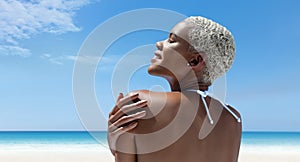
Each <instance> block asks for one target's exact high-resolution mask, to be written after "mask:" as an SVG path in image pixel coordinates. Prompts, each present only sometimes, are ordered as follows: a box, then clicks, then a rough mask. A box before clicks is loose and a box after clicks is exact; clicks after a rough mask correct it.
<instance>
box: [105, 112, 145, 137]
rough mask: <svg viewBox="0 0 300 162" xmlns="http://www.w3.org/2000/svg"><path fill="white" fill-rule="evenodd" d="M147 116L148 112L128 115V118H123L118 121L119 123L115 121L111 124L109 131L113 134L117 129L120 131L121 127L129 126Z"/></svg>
mask: <svg viewBox="0 0 300 162" xmlns="http://www.w3.org/2000/svg"><path fill="white" fill-rule="evenodd" d="M145 115H146V111H140V112H137V113H134V114H131V115H128V116H123V117H121V118H120V119H118V120H117V121H115V122H114V123H112V124H110V125H109V126H108V131H109V132H113V131H115V130H116V129H118V128H119V127H120V126H123V125H125V124H128V123H130V122H132V121H134V120H137V119H141V118H143V117H144V116H145Z"/></svg>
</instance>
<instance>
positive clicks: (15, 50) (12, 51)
mask: <svg viewBox="0 0 300 162" xmlns="http://www.w3.org/2000/svg"><path fill="white" fill-rule="evenodd" d="M8 55H10V56H21V57H29V56H30V55H31V52H30V50H28V49H26V48H21V47H18V46H9V45H2V46H0V56H8Z"/></svg>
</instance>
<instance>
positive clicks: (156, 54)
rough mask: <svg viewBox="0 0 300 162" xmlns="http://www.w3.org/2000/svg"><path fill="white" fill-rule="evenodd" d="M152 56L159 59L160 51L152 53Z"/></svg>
mask: <svg viewBox="0 0 300 162" xmlns="http://www.w3.org/2000/svg"><path fill="white" fill-rule="evenodd" d="M154 55H155V56H156V57H157V58H158V59H161V54H160V51H158V50H157V51H155V52H154Z"/></svg>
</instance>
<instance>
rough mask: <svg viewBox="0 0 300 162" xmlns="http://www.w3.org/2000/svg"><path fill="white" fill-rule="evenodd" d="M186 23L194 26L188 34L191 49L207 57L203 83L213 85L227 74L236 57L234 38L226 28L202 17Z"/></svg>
mask: <svg viewBox="0 0 300 162" xmlns="http://www.w3.org/2000/svg"><path fill="white" fill-rule="evenodd" d="M185 22H187V23H189V24H191V25H192V28H191V29H190V30H189V32H188V39H189V40H188V41H189V43H190V49H191V50H193V51H197V52H202V53H204V54H205V56H206V60H205V63H206V67H205V69H204V71H203V75H202V76H203V78H202V80H201V81H203V82H204V83H207V84H212V83H213V81H214V80H215V79H217V78H218V77H220V76H222V75H223V74H225V73H226V72H227V71H228V70H229V69H230V67H231V65H232V63H233V60H234V57H235V43H234V38H233V36H232V34H231V33H230V31H229V30H227V29H226V28H225V27H224V26H222V25H220V24H218V23H216V22H214V21H212V20H209V19H207V18H204V17H201V16H191V17H189V18H186V19H185Z"/></svg>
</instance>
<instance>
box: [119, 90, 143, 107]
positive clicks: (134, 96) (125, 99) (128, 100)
mask: <svg viewBox="0 0 300 162" xmlns="http://www.w3.org/2000/svg"><path fill="white" fill-rule="evenodd" d="M138 97H139V93H134V94H132V95H128V96H125V97H123V98H121V99H120V100H119V101H118V102H117V104H116V105H117V107H119V108H121V107H123V106H124V105H126V104H128V103H133V102H132V100H135V99H137V98H138Z"/></svg>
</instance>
